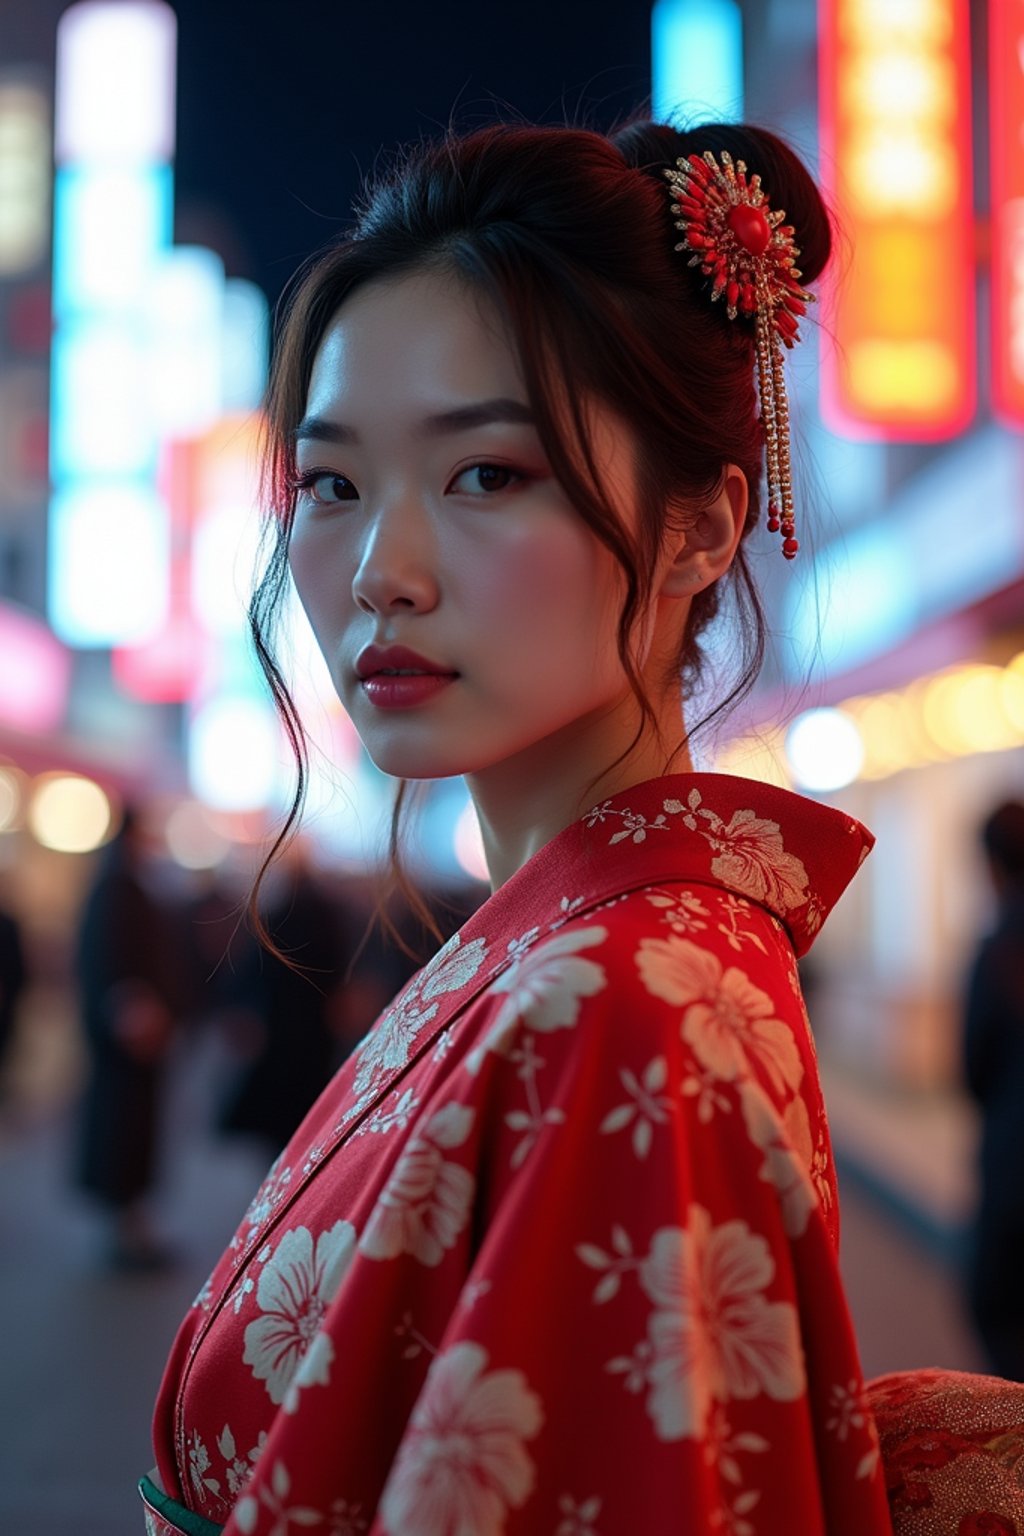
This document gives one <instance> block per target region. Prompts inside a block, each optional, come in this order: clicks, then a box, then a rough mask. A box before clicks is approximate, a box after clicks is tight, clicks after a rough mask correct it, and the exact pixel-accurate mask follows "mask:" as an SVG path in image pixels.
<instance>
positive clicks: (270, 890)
mask: <svg viewBox="0 0 1024 1536" xmlns="http://www.w3.org/2000/svg"><path fill="white" fill-rule="evenodd" d="M250 886H251V877H250V878H248V879H246V878H243V877H242V875H241V873H240V872H238V871H236V870H234V869H233V868H232V867H231V866H224V867H222V868H221V869H218V870H203V871H195V872H192V873H191V874H189V875H185V874H184V873H183V871H182V870H181V869H180V867H178V866H176V865H172V864H171V863H170V861H168V860H167V859H166V858H162V857H160V855H159V852H158V850H157V846H156V844H155V842H154V841H153V840H151V839H150V838H149V836H148V834H147V827H146V817H145V814H144V813H143V812H142V811H140V810H138V809H136V808H134V807H132V806H128V807H126V808H125V809H124V811H123V814H122V817H121V822H120V826H119V829H118V831H117V832H116V833H115V835H114V836H113V837H112V838H111V839H110V840H109V842H107V843H106V845H105V846H104V847H103V848H102V849H101V850H100V852H99V853H98V854H97V855H96V856H95V866H94V869H93V871H92V876H91V880H90V881H89V882H87V884H86V887H85V890H84V894H83V899H82V901H81V906H80V911H79V913H78V914H77V919H76V922H75V924H74V929H75V931H74V933H73V934H72V935H71V936H70V938H71V942H70V943H69V945H68V953H67V955H66V957H64V960H63V967H62V966H61V957H60V956H56V957H52V958H54V960H55V962H56V966H57V968H58V969H60V968H63V970H64V971H65V973H66V974H65V975H64V977H63V978H62V980H63V983H64V989H65V991H66V993H67V995H68V1001H69V1003H70V1004H71V1015H72V1019H73V1033H74V1036H75V1041H76V1044H77V1050H76V1051H75V1054H76V1056H77V1059H78V1069H77V1071H76V1072H75V1073H74V1074H73V1082H72V1084H71V1087H70V1090H69V1093H68V1098H69V1102H68V1104H66V1105H65V1106H63V1107H64V1108H65V1109H66V1110H68V1111H69V1112H70V1114H71V1117H72V1121H73V1124H72V1128H71V1134H70V1137H69V1160H68V1168H67V1178H68V1181H69V1183H70V1184H71V1185H72V1186H73V1187H75V1188H76V1189H77V1190H79V1191H80V1192H81V1193H82V1194H83V1196H85V1197H86V1198H87V1199H88V1200H89V1202H90V1203H91V1205H92V1207H93V1209H94V1211H95V1213H96V1217H97V1231H98V1248H97V1256H98V1259H99V1262H100V1263H101V1264H102V1265H104V1266H105V1267H108V1268H110V1269H113V1270H120V1271H129V1272H131V1271H134V1272H146V1271H158V1270H161V1269H163V1268H166V1267H168V1266H170V1265H172V1264H173V1263H174V1260H175V1255H174V1253H173V1251H172V1249H171V1248H170V1247H169V1245H168V1244H167V1242H166V1240H165V1238H164V1237H163V1235H162V1234H161V1232H160V1231H159V1230H158V1228H157V1227H156V1225H155V1223H154V1218H153V1212H152V1204H153V1202H152V1196H153V1194H154V1191H155V1189H156V1187H157V1185H158V1182H159V1179H160V1174H161V1168H160V1158H161V1153H162V1152H164V1153H165V1155H169V1156H171V1157H173V1155H174V1150H173V1149H174V1140H173V1127H171V1132H172V1134H171V1135H170V1136H169V1137H168V1136H167V1135H166V1134H165V1133H166V1130H167V1127H166V1126H165V1123H164V1117H165V1107H166V1104H167V1101H168V1097H169V1088H170V1084H171V1080H172V1078H173V1077H174V1076H175V1075H176V1074H179V1073H181V1072H182V1071H187V1070H188V1069H189V1063H190V1060H191V1059H193V1058H195V1057H196V1056H197V1054H202V1055H203V1060H204V1061H206V1062H208V1063H214V1064H215V1065H214V1067H213V1068H212V1070H213V1072H214V1076H215V1078H216V1081H215V1082H213V1083H212V1084H210V1085H209V1088H210V1093H209V1104H210V1118H211V1120H212V1125H211V1127H210V1129H211V1130H212V1131H214V1132H215V1133H216V1134H217V1135H221V1136H225V1137H236V1138H242V1137H244V1138H246V1139H247V1140H248V1141H249V1142H250V1143H251V1144H252V1145H253V1147H254V1149H255V1150H257V1151H258V1152H259V1153H260V1154H261V1155H262V1156H263V1158H264V1159H265V1161H266V1162H268V1163H269V1162H270V1161H271V1160H272V1159H273V1157H274V1156H276V1155H277V1153H278V1152H280V1151H281V1150H282V1148H283V1147H284V1146H285V1144H286V1142H287V1141H288V1139H289V1137H290V1136H291V1133H292V1132H293V1131H294V1130H295V1128H296V1127H297V1126H298V1124H299V1122H300V1120H301V1119H302V1117H303V1115H304V1114H305V1112H306V1110H307V1109H309V1108H310V1106H311V1105H312V1103H313V1102H314V1100H315V1099H316V1097H317V1095H318V1094H319V1092H320V1090H321V1089H322V1088H323V1087H324V1086H325V1084H326V1083H327V1082H328V1081H329V1079H330V1077H331V1076H332V1074H333V1073H334V1072H335V1071H336V1070H337V1069H338V1067H339V1066H340V1065H341V1063H342V1062H343V1061H344V1060H345V1058H346V1056H347V1055H348V1054H349V1053H350V1052H351V1050H352V1049H353V1048H354V1047H355V1045H357V1044H358V1042H359V1040H360V1039H361V1038H362V1037H363V1035H364V1034H365V1033H366V1031H367V1029H368V1028H369V1026H370V1025H371V1024H372V1022H373V1020H374V1019H375V1018H376V1016H377V1014H378V1013H379V1012H380V1011H381V1010H382V1009H383V1008H384V1007H385V1005H386V1004H387V1003H388V1002H389V1001H390V999H391V998H392V997H393V996H394V995H395V993H396V992H397V991H398V990H399V989H400V988H401V986H402V985H403V984H404V982H405V981H406V980H407V979H408V977H409V976H411V975H412V974H413V972H414V971H415V970H417V969H418V967H419V965H420V964H422V963H423V962H424V961H425V960H426V959H427V958H429V956H430V954H431V953H433V951H434V949H435V948H436V947H437V939H436V937H435V936H434V935H432V934H431V933H430V932H429V930H428V928H427V927H426V925H425V923H424V921H423V920H422V918H421V917H419V916H417V914H416V913H415V912H414V910H413V908H412V906H411V905H410V904H409V902H408V901H406V900H404V899H399V898H398V897H396V896H395V895H394V894H391V895H390V896H385V895H382V891H381V888H380V887H379V885H378V883H377V882H375V881H374V880H372V879H370V878H369V877H367V876H362V875H349V876H346V875H345V874H342V873H339V872H337V871H335V870H331V869H326V868H323V867H321V866H320V865H318V863H317V861H316V859H315V857H314V855H313V851H312V849H311V847H310V845H309V844H307V842H306V841H305V840H304V839H303V838H302V837H301V836H300V837H299V838H297V839H296V840H295V841H294V842H293V843H291V844H290V846H288V848H287V849H286V850H285V851H284V852H283V854H282V855H281V856H280V857H279V859H278V860H277V861H276V863H275V865H274V866H273V867H272V868H271V871H270V873H269V875H268V877H267V879H266V880H265V881H264V882H263V884H262V887H261V889H260V892H259V896H258V901H257V909H256V910H257V912H258V920H259V923H260V924H262V926H263V928H264V930H265V934H266V936H267V937H268V938H269V939H270V940H271V941H272V944H273V949H271V948H269V947H268V946H267V945H266V944H265V943H263V942H262V941H261V939H260V938H259V937H258V935H257V933H256V931H255V926H256V925H255V924H254V921H253V917H252V915H251V914H250V912H249V910H248V905H249V896H250ZM420 894H421V897H422V900H423V902H424V904H425V908H426V910H427V911H428V912H429V914H430V917H431V918H432V920H433V922H434V923H435V924H436V926H437V929H438V931H439V932H440V933H441V935H442V936H443V937H445V938H446V937H448V936H449V935H450V934H452V933H454V932H455V931H456V930H457V929H458V928H459V927H460V926H461V924H462V923H463V922H464V921H465V920H466V918H467V917H468V916H469V915H470V914H471V913H472V912H473V911H474V910H475V908H476V907H477V906H478V905H479V903H480V901H481V900H482V899H483V898H484V897H485V896H486V894H487V891H486V888H485V887H483V886H482V885H480V884H477V883H473V882H467V883H466V884H465V885H462V886H458V887H452V888H450V889H442V888H439V887H435V888H431V889H429V890H425V891H423V892H422V893H420ZM384 914H386V916H385V915H384ZM22 926H23V925H22V924H21V923H19V921H18V919H17V917H16V916H15V915H14V913H13V912H11V911H9V910H0V1108H2V1111H3V1113H4V1115H5V1117H6V1119H7V1121H8V1123H13V1124H16V1123H17V1120H18V1117H19V1113H20V1111H21V1106H20V1104H19V1100H20V1098H21V1089H20V1084H21V1083H22V1082H23V1080H24V1079H25V1077H26V1074H30V1073H31V1070H32V1059H33V1053H34V1046H35V1042H34V1041H33V1039H32V1037H31V1035H32V1030H33V1029H34V1028H36V1027H38V1025H37V1023H35V1022H34V1020H37V1018H38V1011H37V1010H33V1009H31V1008H30V1007H28V1006H26V1004H27V1002H28V1000H29V998H30V995H31V990H32V987H33V983H34V982H36V981H40V982H41V981H43V980H44V979H45V982H46V984H47V987H48V988H49V987H52V986H53V983H54V980H55V978H54V976H53V975H52V974H50V975H47V976H46V977H45V978H44V977H43V976H42V975H38V976H37V975H34V974H32V972H33V970H34V969H38V970H40V971H42V970H51V969H52V967H51V966H50V965H49V964H48V963H47V958H48V957H47V958H44V957H43V956H36V957H33V958H34V960H35V961H36V965H35V966H33V964H32V963H31V962H30V960H29V958H28V954H27V952H28V950H29V948H30V946H29V945H28V944H27V943H26V939H25V935H24V933H23V931H22ZM275 951H276V952H275ZM211 1041H212V1042H213V1044H214V1049H213V1050H210V1049H209V1047H210V1045H211ZM36 1096H38V1089H36Z"/></svg>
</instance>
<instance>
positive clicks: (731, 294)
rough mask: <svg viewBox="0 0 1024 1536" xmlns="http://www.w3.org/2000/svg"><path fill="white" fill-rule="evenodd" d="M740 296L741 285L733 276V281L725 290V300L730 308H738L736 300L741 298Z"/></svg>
mask: <svg viewBox="0 0 1024 1536" xmlns="http://www.w3.org/2000/svg"><path fill="white" fill-rule="evenodd" d="M739 296H740V285H739V283H738V282H737V281H736V279H735V278H733V279H732V281H731V282H730V283H728V284H727V285H726V290H725V302H726V303H727V304H728V306H729V308H730V309H735V308H736V300H737V299H738V298H739Z"/></svg>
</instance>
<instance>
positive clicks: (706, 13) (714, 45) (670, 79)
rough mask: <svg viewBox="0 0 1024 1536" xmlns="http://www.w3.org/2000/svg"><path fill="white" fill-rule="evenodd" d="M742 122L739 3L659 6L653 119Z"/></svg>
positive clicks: (689, 0) (659, 2)
mask: <svg viewBox="0 0 1024 1536" xmlns="http://www.w3.org/2000/svg"><path fill="white" fill-rule="evenodd" d="M695 112H697V113H700V114H701V115H708V116H711V117H717V118H727V119H730V120H734V121H736V122H740V121H742V119H743V20H742V17H741V15H740V8H739V6H738V5H737V3H736V0H655V3H654V5H653V6H652V7H651V113H652V116H653V117H654V118H655V119H656V120H657V121H658V122H661V123H668V122H674V121H675V120H676V118H677V117H682V119H683V120H684V121H686V120H689V119H691V118H692V117H693V114H694V113H695Z"/></svg>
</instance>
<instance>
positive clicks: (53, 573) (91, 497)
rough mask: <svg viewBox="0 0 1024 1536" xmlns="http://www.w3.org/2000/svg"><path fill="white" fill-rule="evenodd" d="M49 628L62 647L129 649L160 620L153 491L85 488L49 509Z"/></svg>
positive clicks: (162, 514)
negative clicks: (62, 642) (61, 642)
mask: <svg viewBox="0 0 1024 1536" xmlns="http://www.w3.org/2000/svg"><path fill="white" fill-rule="evenodd" d="M50 512H51V517H50V552H49V588H50V591H49V615H50V622H51V624H52V626H53V628H54V630H55V632H56V633H57V634H58V635H59V637H60V638H61V639H62V640H64V641H65V642H66V643H67V644H68V645H75V646H114V645H133V644H134V645H137V644H140V643H141V642H142V641H144V640H149V639H152V638H153V637H154V636H155V635H156V634H158V633H159V631H160V630H161V629H162V627H163V625H164V623H165V621H166V616H167V604H168V571H169V566H170V551H169V548H168V519H167V512H166V509H165V507H164V506H163V504H162V502H161V501H160V499H159V498H158V497H157V495H156V494H155V492H154V491H153V489H152V488H151V487H150V486H148V485H146V484H145V482H140V483H138V484H137V485H132V484H118V483H117V482H103V481H99V482H96V481H88V482H84V483H83V484H82V485H80V486H75V487H73V488H72V489H70V490H68V491H66V492H63V493H60V494H58V495H57V496H56V497H55V499H54V501H53V503H52V504H51V509H50Z"/></svg>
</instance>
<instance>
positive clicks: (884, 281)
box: [819, 0, 998, 441]
mask: <svg viewBox="0 0 1024 1536" xmlns="http://www.w3.org/2000/svg"><path fill="white" fill-rule="evenodd" d="M996 9H998V6H997V7H996ZM969 21H970V17H969V10H968V4H967V0H821V3H820V14H819V22H820V27H819V35H820V40H821V41H820V61H819V80H820V96H821V148H822V154H821V176H822V181H823V184H824V187H825V191H826V195H827V197H828V198H829V200H830V202H831V203H832V205H833V206H834V207H835V208H836V211H837V213H838V216H839V224H840V246H839V251H838V254H837V258H836V262H835V269H836V270H835V273H834V276H833V279H832V286H831V289H830V293H829V298H830V306H829V307H828V308H826V311H825V325H826V330H827V331H830V332H831V333H832V334H831V335H829V336H828V339H827V344H826V347H825V356H824V368H823V402H822V403H823V410H824V413H825V416H826V419H827V420H828V422H829V425H831V426H833V427H834V428H835V429H836V430H837V431H840V432H844V433H848V434H850V435H853V436H864V437H884V438H891V439H901V440H907V441H919V440H929V439H939V438H945V437H950V436H953V435H954V434H955V433H957V432H960V431H962V430H963V429H964V428H965V427H966V426H967V425H968V424H969V422H970V420H971V417H972V415H973V413H974V405H975V379H974V373H975V362H974V297H973V293H974V290H973V256H974V252H973V210H972V200H971V109H970V49H969V41H970V40H969ZM844 258H845V259H844Z"/></svg>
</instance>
